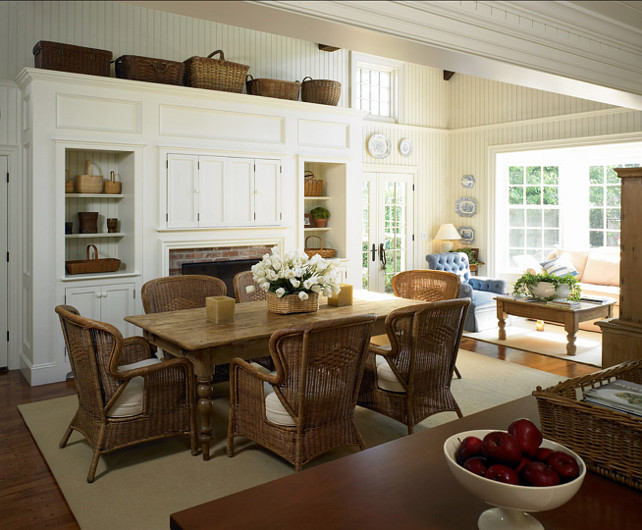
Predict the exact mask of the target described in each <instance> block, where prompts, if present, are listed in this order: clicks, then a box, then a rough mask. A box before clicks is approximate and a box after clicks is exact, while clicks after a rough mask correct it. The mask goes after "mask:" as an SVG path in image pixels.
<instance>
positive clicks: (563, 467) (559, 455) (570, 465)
mask: <svg viewBox="0 0 642 530" xmlns="http://www.w3.org/2000/svg"><path fill="white" fill-rule="evenodd" d="M546 463H547V464H548V465H549V466H550V468H551V469H552V470H553V471H555V472H556V473H557V474H558V475H559V477H560V480H561V481H562V482H570V481H571V480H573V479H574V478H577V477H579V476H580V466H579V464H578V463H577V460H575V458H573V457H572V456H571V455H569V454H566V453H563V452H561V451H553V452H552V453H551V454H550V455H548V458H547V459H546Z"/></svg>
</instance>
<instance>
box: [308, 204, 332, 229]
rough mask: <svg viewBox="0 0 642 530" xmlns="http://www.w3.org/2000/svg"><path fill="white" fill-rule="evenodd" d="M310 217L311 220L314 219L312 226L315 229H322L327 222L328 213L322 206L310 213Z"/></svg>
mask: <svg viewBox="0 0 642 530" xmlns="http://www.w3.org/2000/svg"><path fill="white" fill-rule="evenodd" d="M310 215H312V218H313V219H314V225H315V226H316V227H317V228H323V227H324V226H325V224H326V223H327V222H328V218H329V217H330V211H329V210H328V209H327V208H324V207H323V206H317V207H316V208H314V209H313V210H312V211H311V212H310Z"/></svg>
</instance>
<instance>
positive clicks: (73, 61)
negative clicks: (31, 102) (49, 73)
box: [33, 40, 112, 77]
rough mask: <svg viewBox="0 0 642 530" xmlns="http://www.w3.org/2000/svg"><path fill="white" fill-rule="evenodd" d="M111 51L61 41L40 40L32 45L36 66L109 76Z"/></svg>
mask: <svg viewBox="0 0 642 530" xmlns="http://www.w3.org/2000/svg"><path fill="white" fill-rule="evenodd" d="M111 57H112V53H111V52H110V51H109V50H99V49H96V48H86V47H84V46H75V45H73V44H64V43H62V42H51V41H46V40H41V41H38V42H37V43H36V45H35V46H34V47H33V60H34V64H35V66H36V68H45V69H47V70H61V71H63V72H74V73H77V74H90V75H102V76H105V77H109V65H110V63H111Z"/></svg>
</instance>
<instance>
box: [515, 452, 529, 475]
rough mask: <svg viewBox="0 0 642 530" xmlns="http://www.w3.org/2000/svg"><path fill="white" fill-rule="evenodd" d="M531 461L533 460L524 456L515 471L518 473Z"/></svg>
mask: <svg viewBox="0 0 642 530" xmlns="http://www.w3.org/2000/svg"><path fill="white" fill-rule="evenodd" d="M529 462H532V460H530V459H528V458H526V457H525V456H522V460H521V462H520V463H519V464H517V467H516V468H515V471H517V472H518V473H519V472H520V471H521V470H522V468H523V467H524V466H525V465H526V464H528V463H529Z"/></svg>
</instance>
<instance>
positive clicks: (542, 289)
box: [530, 282, 571, 300]
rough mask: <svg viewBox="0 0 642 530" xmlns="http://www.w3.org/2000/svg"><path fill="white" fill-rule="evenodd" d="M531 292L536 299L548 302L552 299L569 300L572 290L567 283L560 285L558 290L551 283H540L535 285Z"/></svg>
mask: <svg viewBox="0 0 642 530" xmlns="http://www.w3.org/2000/svg"><path fill="white" fill-rule="evenodd" d="M530 291H531V294H532V295H533V296H534V297H535V298H540V299H542V300H546V299H550V298H568V295H569V294H570V293H571V288H570V287H569V286H568V285H567V284H565V283H563V284H561V285H559V286H558V287H557V289H556V288H555V286H554V285H553V284H552V283H551V282H539V283H537V284H535V285H533V287H531V289H530Z"/></svg>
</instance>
